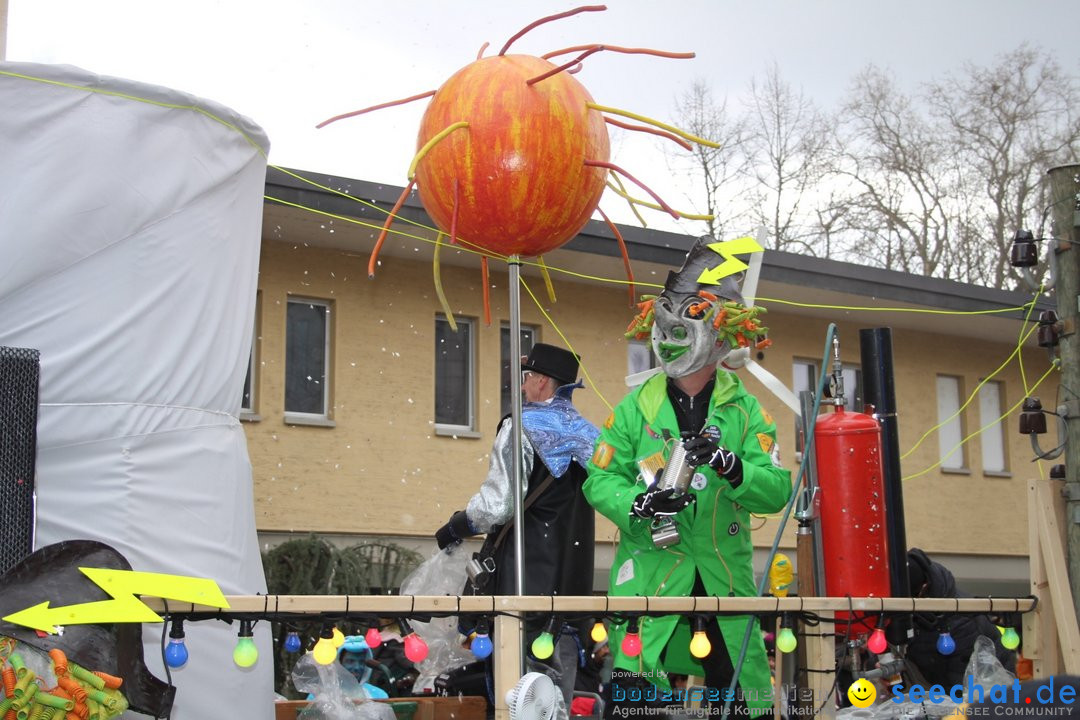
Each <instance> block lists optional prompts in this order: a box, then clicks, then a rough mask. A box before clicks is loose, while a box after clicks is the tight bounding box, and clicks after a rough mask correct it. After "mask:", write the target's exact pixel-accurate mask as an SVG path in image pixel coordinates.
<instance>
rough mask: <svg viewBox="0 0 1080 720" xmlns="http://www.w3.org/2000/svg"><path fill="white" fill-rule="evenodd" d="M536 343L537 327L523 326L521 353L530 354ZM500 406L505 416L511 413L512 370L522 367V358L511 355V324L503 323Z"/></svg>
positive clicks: (500, 340) (500, 347) (500, 361)
mask: <svg viewBox="0 0 1080 720" xmlns="http://www.w3.org/2000/svg"><path fill="white" fill-rule="evenodd" d="M535 343H536V328H535V327H533V326H532V325H522V326H521V354H522V355H528V354H529V351H530V350H532V347H533V344H535ZM499 363H500V364H499V408H500V412H501V413H502V415H500V416H499V417H503V416H505V415H509V414H510V411H511V407H510V372H511V370H512V371H514V372H517V371H518V370H520V369H521V358H512V357H510V324H509V323H503V324H502V327H500V328H499Z"/></svg>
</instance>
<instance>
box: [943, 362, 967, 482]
mask: <svg viewBox="0 0 1080 720" xmlns="http://www.w3.org/2000/svg"><path fill="white" fill-rule="evenodd" d="M960 397H961V387H960V378H958V377H954V376H952V375H938V376H937V412H938V457H939V458H940V460H941V468H942V469H943V470H963V469H965V468H966V467H967V462H966V461H965V457H964V448H963V446H962V445H961V444H960V443H961V441H962V440H963V439H964V418H963V415H962V414H961V413H960Z"/></svg>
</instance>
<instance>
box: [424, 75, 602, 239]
mask: <svg viewBox="0 0 1080 720" xmlns="http://www.w3.org/2000/svg"><path fill="white" fill-rule="evenodd" d="M554 67H556V66H555V65H553V64H551V63H550V62H548V61H547V60H543V59H541V58H538V57H533V56H529V55H497V56H493V57H487V58H483V59H481V60H477V61H476V62H474V63H471V64H469V65H466V66H465V67H464V68H462V69H461V70H458V71H457V72H456V73H455V74H454V75H453V76H451V77H450V79H449V80H447V81H446V83H444V84H443V86H442V87H441V88H439V90H438V91H437V92H436V93H435V96H434V97H433V98H432V99H431V102H430V104H429V105H428V108H427V110H426V111H425V112H424V118H423V120H422V121H421V123H420V135H419V138H418V139H417V148H422V147H423V146H424V145H425V144H426V143H427V142H428V140H430V139H431V138H432V137H433V136H435V135H437V134H438V133H439V132H441V131H442V130H443V129H445V128H447V127H449V126H450V125H453V124H454V123H456V122H461V121H465V122H468V123H469V126H468V127H467V128H460V129H458V130H455V131H453V132H451V133H450V134H449V135H447V136H446V137H445V138H443V139H442V140H441V141H439V142H438V143H437V144H436V145H435V146H434V147H432V148H431V149H430V151H429V152H428V154H427V155H425V156H424V157H423V158H421V160H420V162H419V163H418V165H417V168H416V181H417V185H418V187H419V191H420V201H421V202H422V203H423V205H424V208H425V209H426V210H427V211H428V214H429V215H431V217H432V219H433V220H434V221H435V223H436V224H437V225H438V226H439V228H440V229H441V230H443V231H444V232H447V233H449V232H450V229H451V227H450V226H451V220H452V218H453V214H454V180H455V178H456V179H457V182H458V192H457V195H458V216H457V237H458V238H459V239H461V240H463V241H465V242H467V243H470V244H472V245H475V246H479V247H481V248H483V249H485V250H488V251H490V252H493V253H498V254H501V255H521V256H525V257H535V256H537V255H543V254H544V253H546V252H550V251H551V250H554V249H556V248H558V247H560V246H561V245H563V243H565V242H567V241H568V240H570V239H571V238H572V237H574V235H576V234H577V232H578V231H579V230H581V228H582V227H584V225H585V223H586V222H587V221H588V219H589V217H590V216H591V215H592V213H593V211H594V210H595V209H596V205H597V203H598V202H599V200H600V195H601V193H602V192H603V190H604V181H605V176H606V174H607V170H605V169H603V168H597V167H587V166H586V165H585V161H586V160H596V161H599V162H607V161H608V158H609V152H610V148H609V144H608V134H607V127H606V126H605V124H604V118H603V116H602V115H601V113H600V112H599V111H597V110H593V109H591V108H589V107H587V106H586V103H591V102H592V101H593V100H592V97H591V96H590V95H589V93H588V91H587V90H586V89H585V87H584V86H583V85H582V84H581V83H579V82H578V81H577V80H576V79H574V77H573V76H571V75H570V74H568V73H567V72H565V71H564V72H560V73H558V74H556V75H553V76H551V77H548V78H545V79H544V80H541V81H539V82H536V83H533V84H532V85H528V84H526V81H527V80H529V79H530V78H533V77H536V76H538V75H541V74H543V73H545V72H547V71H549V70H551V69H553V68H554Z"/></svg>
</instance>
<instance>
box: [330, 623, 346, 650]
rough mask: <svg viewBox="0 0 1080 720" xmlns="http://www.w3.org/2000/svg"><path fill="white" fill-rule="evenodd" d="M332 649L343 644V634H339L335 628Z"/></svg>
mask: <svg viewBox="0 0 1080 720" xmlns="http://www.w3.org/2000/svg"><path fill="white" fill-rule="evenodd" d="M333 642H334V647H335V648H339V647H341V646H342V645H344V644H345V633H343V632H341V631H340V630H338V629H337V628H334V638H333Z"/></svg>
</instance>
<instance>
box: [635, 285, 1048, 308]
mask: <svg viewBox="0 0 1080 720" xmlns="http://www.w3.org/2000/svg"><path fill="white" fill-rule="evenodd" d="M656 287H659V286H656ZM757 301H758V302H763V303H776V304H778V305H794V306H795V307H804V308H818V309H824V310H861V311H865V312H881V311H887V312H899V313H927V314H929V315H994V314H996V313H1007V312H1016V311H1017V310H1023V309H1025V308H1026V307H1028V306H1029V305H1030V303H1028V304H1025V305H1019V306H1017V307H1009V308H1000V309H998V310H926V309H923V308H900V307H860V306H857V305H824V304H817V303H800V302H794V301H792V300H778V299H776V298H767V297H760V296H759V297H758V298H757Z"/></svg>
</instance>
